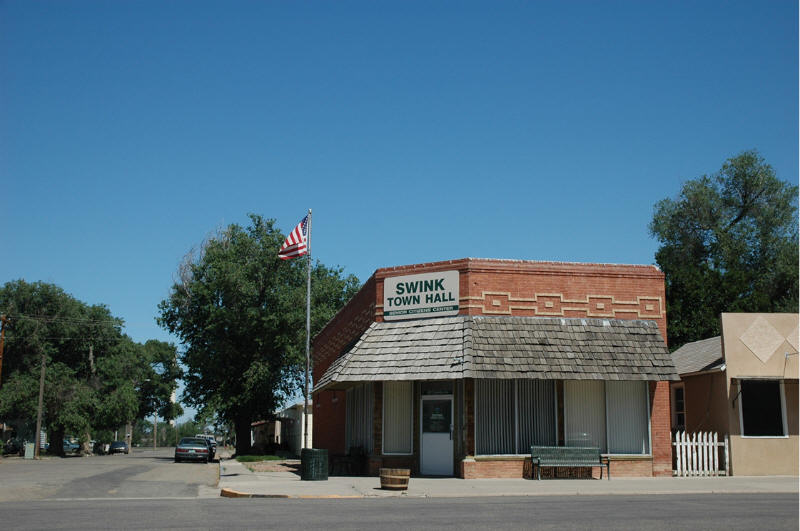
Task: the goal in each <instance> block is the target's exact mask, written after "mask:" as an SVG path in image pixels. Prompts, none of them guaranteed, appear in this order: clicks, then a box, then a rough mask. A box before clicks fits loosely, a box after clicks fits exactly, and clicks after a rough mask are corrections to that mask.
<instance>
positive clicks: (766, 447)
mask: <svg viewBox="0 0 800 531" xmlns="http://www.w3.org/2000/svg"><path fill="white" fill-rule="evenodd" d="M797 335H798V314H757V313H749V314H748V313H724V314H722V346H723V353H724V355H725V364H726V367H727V369H726V372H727V389H728V393H727V394H728V402H727V403H728V406H727V407H726V411H727V412H728V422H729V426H730V433H731V437H730V438H731V471H732V473H733V474H735V475H739V476H753V475H795V476H796V475H798V443H800V439H799V438H798V421H797V417H798V400H797V392H798V389H797V381H798V355H797V341H798V337H797ZM787 354H788V356H787ZM755 378H761V379H775V380H779V381H782V382H783V390H784V405H785V408H786V411H785V417H786V421H787V422H786V427H787V435H786V436H783V437H747V436H742V434H741V433H742V432H741V423H740V408H741V401H740V400H739V399H738V397H739V390H740V386H739V383H738V382H739V379H755Z"/></svg>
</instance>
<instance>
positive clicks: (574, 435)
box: [564, 380, 608, 453]
mask: <svg viewBox="0 0 800 531" xmlns="http://www.w3.org/2000/svg"><path fill="white" fill-rule="evenodd" d="M604 395H605V393H604V391H603V382H602V381H600V380H567V381H565V382H564V442H565V444H566V446H598V447H600V451H601V452H603V453H605V452H607V451H608V450H607V447H606V404H605V396H604Z"/></svg>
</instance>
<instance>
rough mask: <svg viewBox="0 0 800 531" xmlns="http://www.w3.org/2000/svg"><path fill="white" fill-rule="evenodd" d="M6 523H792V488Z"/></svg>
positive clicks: (176, 506)
mask: <svg viewBox="0 0 800 531" xmlns="http://www.w3.org/2000/svg"><path fill="white" fill-rule="evenodd" d="M0 515H2V517H1V518H2V526H3V528H4V529H110V528H117V529H303V530H306V531H310V530H315V529H324V530H344V529H348V530H349V529H370V530H374V529H459V530H461V529H481V530H484V531H485V530H489V529H499V530H505V529H508V530H511V529H514V530H518V529H533V528H535V529H636V530H641V529H692V530H696V529H721V530H722V529H724V530H731V529H734V530H735V529H764V530H767V529H769V530H780V529H791V530H795V531H796V530H797V528H798V499H797V495H787V494H779V495H771V494H770V495H756V496H753V495H741V494H709V495H702V496H682V495H681V496H677V495H670V496H564V497H553V496H544V497H526V498H482V499H476V498H470V499H466V498H461V499H444V498H436V499H433V498H430V499H421V498H388V499H387V498H381V499H359V500H350V499H337V500H320V499H315V500H299V499H228V498H214V499H210V498H209V499H196V500H186V499H175V500H121V499H116V500H114V499H112V500H74V501H37V502H29V503H0Z"/></svg>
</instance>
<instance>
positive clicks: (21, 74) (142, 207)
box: [0, 0, 798, 341]
mask: <svg viewBox="0 0 800 531" xmlns="http://www.w3.org/2000/svg"><path fill="white" fill-rule="evenodd" d="M750 148H755V149H758V150H759V151H760V152H761V154H762V156H764V157H765V158H766V160H767V161H768V162H769V163H771V164H772V165H773V167H774V168H775V170H776V171H777V173H778V175H779V177H781V178H783V179H785V180H787V181H790V182H793V183H796V182H797V179H798V173H797V169H798V7H797V2H794V1H770V2H758V1H749V2H728V1H725V2H702V1H699V2H698V1H692V2H655V1H652V2H642V1H631V2H614V1H604V2H578V1H568V2H556V1H539V2H521V1H505V2H490V1H485V2H463V1H460V2H455V1H453V2H435V1H434V2H431V1H425V2H407V1H404V2H399V1H398V2H338V1H337V2H327V1H326V2H306V1H304V2H289V1H286V2H277V1H272V2H270V1H257V2H256V1H252V2H243V1H226V2H221V1H218V2H197V1H191V2H189V1H170V2H160V1H114V2H108V1H97V2H87V1H79V0H70V1H49V2H44V1H36V0H25V1H23V0H4V1H3V0H0V199H2V202H1V203H0V283H4V282H7V281H9V280H13V279H19V278H23V279H25V280H27V281H36V280H43V281H46V282H53V283H56V284H58V285H60V286H61V287H63V288H64V289H65V290H66V291H67V292H69V293H71V294H72V295H74V296H75V297H77V298H78V299H81V300H83V301H86V302H88V303H104V304H106V305H108V306H109V308H110V309H111V311H112V313H113V314H114V315H117V316H119V317H121V318H123V319H124V320H125V321H126V323H127V328H126V332H127V333H128V334H129V335H131V336H132V337H133V338H134V339H136V340H138V341H145V340H147V339H149V338H156V339H163V340H171V341H175V338H172V337H170V336H169V335H168V334H167V333H166V332H164V331H163V330H161V329H160V328H158V326H157V325H156V324H155V321H154V318H155V315H156V313H157V308H156V306H157V304H158V302H159V301H160V300H162V299H163V298H164V297H166V295H167V294H168V290H169V288H170V286H171V284H172V281H173V276H174V274H175V271H176V269H177V265H178V262H179V261H180V259H181V257H182V256H183V255H184V254H185V253H186V252H187V251H188V250H189V249H190V248H191V247H192V246H194V245H196V244H198V243H199V242H201V241H202V240H203V238H204V237H205V236H206V235H208V234H209V233H211V232H212V231H213V230H214V229H216V228H218V227H220V226H224V225H226V224H229V223H233V222H236V223H241V224H245V223H246V222H247V216H246V215H247V213H248V212H255V213H260V214H263V215H265V216H266V217H271V218H275V219H276V220H277V222H278V225H279V227H281V229H282V230H283V231H284V232H286V233H288V231H290V230H291V229H292V228H293V227H294V225H295V224H297V222H298V221H300V219H301V218H302V216H303V215H304V213H305V211H306V210H307V209H308V208H313V209H314V224H313V241H312V243H313V251H314V255H315V257H316V258H317V259H319V260H321V261H322V262H324V263H325V264H327V265H340V266H342V267H344V269H345V271H346V272H348V273H353V274H355V275H356V276H357V277H358V278H359V279H361V280H362V281H363V280H366V279H367V278H368V277H369V276H370V275H371V274H372V272H373V271H374V270H375V269H376V268H378V267H385V266H393V265H401V264H410V263H417V262H425V261H433V260H444V259H451V258H462V257H467V256H471V257H485V258H519V259H534V260H564V261H589V262H614V263H637V264H649V263H653V261H654V253H655V250H656V248H657V242H656V241H654V240H653V239H652V238H651V237H650V236H649V234H648V230H647V226H648V223H649V221H650V219H651V217H652V213H653V205H654V203H655V202H656V201H658V200H659V199H662V198H664V197H671V196H675V195H676V194H677V193H678V191H679V189H680V186H681V183H682V182H684V181H685V180H687V179H692V178H696V177H698V176H700V175H702V174H709V173H712V172H715V171H716V170H718V169H719V168H720V166H721V165H722V162H723V161H724V160H725V159H726V158H728V157H731V156H733V155H736V154H737V153H739V152H740V151H742V150H745V149H750Z"/></svg>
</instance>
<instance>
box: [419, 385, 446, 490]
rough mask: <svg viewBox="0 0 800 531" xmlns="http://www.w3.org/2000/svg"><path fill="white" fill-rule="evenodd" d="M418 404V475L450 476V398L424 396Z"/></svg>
mask: <svg viewBox="0 0 800 531" xmlns="http://www.w3.org/2000/svg"><path fill="white" fill-rule="evenodd" d="M421 403H422V404H421V407H422V415H420V417H421V418H420V420H421V422H422V430H421V433H422V444H421V446H422V457H421V463H420V472H421V473H422V474H423V475H426V476H452V475H453V397H452V396H423V397H422V400H421Z"/></svg>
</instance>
